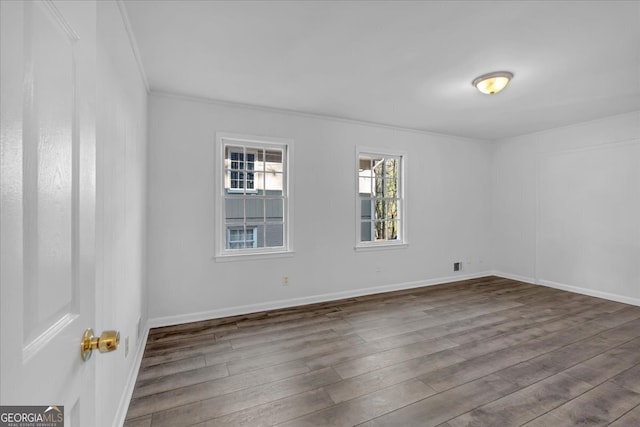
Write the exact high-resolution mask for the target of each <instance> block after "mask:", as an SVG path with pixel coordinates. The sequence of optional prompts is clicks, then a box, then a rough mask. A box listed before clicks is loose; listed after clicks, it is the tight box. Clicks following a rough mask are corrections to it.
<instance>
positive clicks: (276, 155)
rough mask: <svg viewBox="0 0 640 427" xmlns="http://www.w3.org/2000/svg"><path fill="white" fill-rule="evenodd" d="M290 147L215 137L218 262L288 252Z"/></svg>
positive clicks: (285, 143)
mask: <svg viewBox="0 0 640 427" xmlns="http://www.w3.org/2000/svg"><path fill="white" fill-rule="evenodd" d="M290 142H291V141H289V140H282V139H275V138H259V137H248V136H241V135H230V134H218V137H217V144H218V153H219V160H218V169H219V173H218V174H217V176H218V184H217V189H216V196H217V201H218V206H219V210H218V215H217V217H216V218H217V220H216V221H217V229H218V230H219V236H220V238H219V239H218V241H217V243H216V246H217V251H216V253H217V255H218V256H228V255H248V254H265V253H274V252H276V253H277V252H288V251H290V243H289V242H290V223H291V218H290V216H291V213H290V204H289V185H288V183H289V176H290V168H289V155H290V154H289V153H290V151H291V144H290Z"/></svg>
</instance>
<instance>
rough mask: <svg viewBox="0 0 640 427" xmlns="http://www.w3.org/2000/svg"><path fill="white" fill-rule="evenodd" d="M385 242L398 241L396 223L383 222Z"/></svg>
mask: <svg viewBox="0 0 640 427" xmlns="http://www.w3.org/2000/svg"><path fill="white" fill-rule="evenodd" d="M385 228H386V238H387V240H398V221H385Z"/></svg>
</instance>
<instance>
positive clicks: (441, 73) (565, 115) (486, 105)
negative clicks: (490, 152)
mask: <svg viewBox="0 0 640 427" xmlns="http://www.w3.org/2000/svg"><path fill="white" fill-rule="evenodd" d="M126 6H127V11H128V14H129V18H130V21H131V27H132V29H133V33H134V35H135V39H136V40H137V43H138V47H139V51H140V56H141V58H142V62H143V64H144V68H145V71H146V74H147V77H148V80H149V84H150V88H151V90H152V91H154V90H156V91H168V92H173V93H179V94H185V95H193V96H198V97H205V98H212V99H216V100H222V101H231V102H238V103H245V104H253V105H259V106H268V107H275V108H280V109H286V110H295V111H301V112H306V113H316V114H322V115H328V116H337V117H342V118H349V119H356V120H363V121H368V122H375V123H381V124H387V125H393V126H400V127H406V128H413V129H420V130H426V131H432V132H439V133H445V134H451V135H461V136H467V137H472V138H483V139H498V138H503V137H509V136H514V135H519V134H524V133H530V132H534V131H539V130H544V129H549V128H553V127H558V126H563V125H567V124H571V123H576V122H580V121H586V120H591V119H595V118H600V117H605V116H610V115H615V114H619V113H624V112H628V111H636V110H640V1H612V0H609V1H602V2H599V1H566V2H560V1H529V2H516V1H510V2H507V1H491V2H485V1H428V2H427V1H425V2H417V1H409V2H400V1H386V2H384V1H377V2H373V1H372V2H366V1H342V2H338V1H297V2H294V1H255V2H253V1H229V2H227V1H202V0H200V1H167V0H160V1H153V0H140V1H138V0H128V1H127V2H126ZM499 70H507V71H511V72H513V73H514V74H515V77H514V79H513V81H512V82H511V84H510V85H509V86H508V87H507V89H506V90H505V91H504V92H502V93H500V94H497V95H494V96H487V95H482V94H480V93H479V92H478V91H477V90H476V89H475V88H473V87H472V86H471V80H473V79H474V78H475V77H477V76H478V75H480V74H484V73H487V72H490V71H499Z"/></svg>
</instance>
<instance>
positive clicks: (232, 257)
mask: <svg viewBox="0 0 640 427" xmlns="http://www.w3.org/2000/svg"><path fill="white" fill-rule="evenodd" d="M227 145H230V146H234V147H246V149H245V152H251V149H252V148H255V147H256V146H262V147H265V148H275V149H280V150H282V152H283V159H282V162H283V165H282V167H283V180H282V181H283V182H282V194H283V196H282V197H283V212H282V215H283V236H282V239H283V241H282V243H283V245H282V246H281V247H263V248H258V247H255V248H245V249H228V248H227V247H226V244H227V238H228V233H227V227H226V225H225V166H224V162H225V147H226V146H227ZM215 153H216V156H215V159H214V164H215V171H216V173H215V174H214V187H215V205H216V209H215V221H214V222H215V233H214V246H215V249H214V252H215V255H214V258H215V259H216V261H237V260H242V259H248V258H252V259H253V258H271V257H281V256H291V255H293V253H294V251H293V209H292V200H293V188H292V186H291V183H292V182H293V162H292V159H293V140H292V139H288V138H274V137H263V136H255V135H242V134H235V133H226V132H218V133H216V149H215ZM234 190H235V191H234ZM235 192H238V193H240V192H243V189H232V190H230V191H229V193H235ZM253 192H256V193H257V192H258V189H257V188H254V189H249V190H247V191H246V193H253ZM238 226H240V227H241V226H246V227H247V228H250V227H254V226H255V225H254V224H250V223H246V224H245V223H239V224H238ZM256 244H257V241H256Z"/></svg>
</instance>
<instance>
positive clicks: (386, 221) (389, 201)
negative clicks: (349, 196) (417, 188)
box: [356, 152, 404, 246]
mask: <svg viewBox="0 0 640 427" xmlns="http://www.w3.org/2000/svg"><path fill="white" fill-rule="evenodd" d="M357 158H358V167H357V172H356V173H357V182H358V203H357V207H356V210H357V216H358V218H357V222H358V233H357V237H356V246H378V245H385V244H398V243H403V240H404V239H403V227H404V221H403V218H402V216H403V191H402V163H403V156H402V155H390V154H376V153H365V152H358V153H357Z"/></svg>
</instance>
